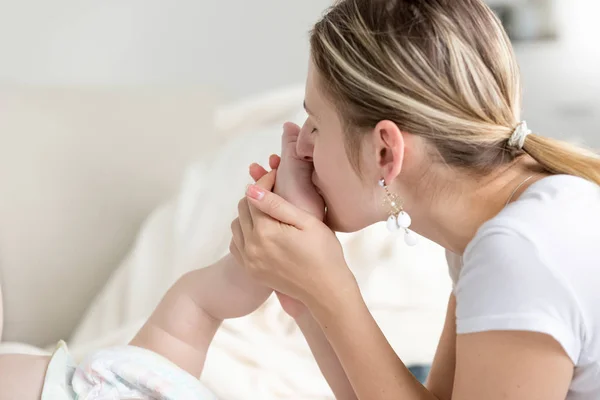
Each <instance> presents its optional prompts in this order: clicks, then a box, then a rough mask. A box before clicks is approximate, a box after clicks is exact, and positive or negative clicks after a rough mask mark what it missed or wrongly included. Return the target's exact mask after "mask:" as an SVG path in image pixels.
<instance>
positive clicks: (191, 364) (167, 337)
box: [0, 123, 324, 400]
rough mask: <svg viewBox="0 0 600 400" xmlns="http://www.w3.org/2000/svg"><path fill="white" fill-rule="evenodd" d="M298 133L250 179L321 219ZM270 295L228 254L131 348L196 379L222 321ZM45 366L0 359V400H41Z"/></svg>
mask: <svg viewBox="0 0 600 400" xmlns="http://www.w3.org/2000/svg"><path fill="white" fill-rule="evenodd" d="M299 131H300V128H299V127H297V126H296V125H294V124H290V123H287V124H286V125H285V126H284V133H283V135H282V152H281V159H279V157H277V156H272V157H271V159H270V160H269V164H270V166H271V168H273V171H271V172H267V171H266V170H264V169H263V168H262V167H260V166H259V165H257V164H253V165H252V166H250V175H251V176H252V177H253V179H255V180H258V179H259V178H261V177H262V176H263V175H265V174H267V173H275V172H276V173H277V178H276V181H277V183H276V185H275V189H274V191H275V193H277V194H279V195H280V196H281V197H283V198H285V199H286V200H288V201H290V202H291V203H293V204H295V205H296V206H297V207H299V208H302V209H304V210H306V211H309V212H311V213H313V214H314V215H316V216H319V217H320V218H323V217H324V203H323V200H322V199H321V198H320V196H319V195H318V194H317V193H316V191H315V189H314V187H313V185H312V183H311V174H312V164H311V163H310V162H307V161H305V160H302V159H299V158H298V157H297V156H296V141H297V137H298V133H299ZM275 170H276V171H275ZM267 189H269V188H267ZM271 293H272V290H271V289H270V288H267V287H265V286H262V285H261V284H259V283H258V282H256V281H255V280H254V279H253V278H251V277H250V276H249V275H248V274H247V273H246V272H245V270H244V269H243V268H242V267H240V266H239V265H238V263H237V261H236V260H235V258H234V257H233V255H232V254H228V255H226V256H225V257H223V258H222V259H221V260H219V261H217V262H216V263H214V264H213V265H211V266H208V267H205V268H202V269H198V270H194V271H191V272H189V273H187V274H185V275H184V276H182V277H181V278H180V279H179V280H178V281H177V282H176V283H175V284H174V285H173V286H172V287H171V288H170V289H169V290H168V292H167V293H166V294H165V296H164V297H163V299H162V300H161V302H160V304H159V305H158V306H157V308H156V309H155V311H154V312H153V314H152V315H151V316H150V318H149V319H148V321H146V323H145V324H144V326H143V327H142V328H141V329H140V331H139V332H138V333H137V334H136V336H135V337H134V338H133V340H132V341H131V342H130V345H132V346H136V347H141V348H144V349H148V350H151V351H153V352H155V353H157V354H159V355H161V356H163V357H165V358H167V359H168V360H170V361H171V362H173V363H174V364H176V365H177V366H178V367H180V368H181V369H183V370H185V371H187V372H188V373H190V374H192V375H193V376H194V377H198V378H199V377H200V376H201V374H202V369H203V367H204V362H205V359H206V354H207V351H208V348H209V346H210V343H211V341H212V339H213V337H214V335H215V333H216V332H217V329H218V328H219V326H220V324H221V323H222V321H223V320H225V319H228V318H237V317H241V316H244V315H247V314H250V313H251V312H253V311H255V310H256V309H257V308H258V307H259V306H260V305H262V304H263V303H264V302H265V301H266V299H267V298H268V297H269V296H270V295H271ZM278 297H279V300H280V301H281V303H282V306H283V308H284V309H285V310H286V312H288V313H289V314H290V315H291V316H292V317H294V318H296V320H297V321H298V323H299V325H300V324H302V323H303V322H302V321H303V316H304V314H308V313H306V308H305V307H304V305H302V304H301V303H299V302H297V301H296V300H294V299H291V298H289V297H287V296H284V295H280V294H278ZM0 317H1V304H0ZM304 321H305V322H304V326H302V325H301V329H302V328H304V329H314V327H311V326H310V322H309V321H310V319H309V318H308V317H307V318H305V319H304ZM0 327H1V320H0ZM0 334H1V331H0ZM49 361H50V357H49V356H31V355H17V354H15V355H0V388H2V390H1V391H0V400H13V399H20V400H29V399H31V400H33V399H39V398H40V397H41V394H42V390H43V384H44V378H45V374H46V369H47V367H48V363H49Z"/></svg>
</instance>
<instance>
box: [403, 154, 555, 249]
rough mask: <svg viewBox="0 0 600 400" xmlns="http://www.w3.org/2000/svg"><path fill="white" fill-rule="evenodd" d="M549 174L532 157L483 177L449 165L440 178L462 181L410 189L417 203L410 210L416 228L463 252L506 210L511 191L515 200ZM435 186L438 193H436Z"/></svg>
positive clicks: (443, 244) (441, 179) (411, 202)
mask: <svg viewBox="0 0 600 400" xmlns="http://www.w3.org/2000/svg"><path fill="white" fill-rule="evenodd" d="M444 175H445V176H444ZM450 175H452V176H450ZM545 176H548V174H547V173H544V172H543V171H541V169H540V168H539V166H538V165H537V163H535V161H533V160H532V159H531V158H529V157H523V158H522V159H520V160H519V161H516V162H515V163H514V164H512V165H510V166H508V167H504V168H500V169H498V170H497V171H495V172H494V173H492V174H489V175H486V176H485V177H483V178H474V177H472V176H469V175H467V174H466V173H462V172H456V171H452V170H448V169H445V170H444V171H441V173H440V174H439V175H438V179H440V182H460V183H459V184H452V185H447V186H446V187H445V188H443V189H444V190H442V192H440V191H439V188H440V185H428V187H427V188H424V190H419V191H418V192H419V193H413V194H412V196H411V195H410V194H408V193H407V194H408V196H407V202H406V205H407V206H410V205H413V206H412V207H410V209H409V210H408V211H409V213H410V214H411V216H412V217H413V221H415V224H414V225H413V227H412V228H413V229H414V230H415V232H417V233H419V234H420V235H422V236H424V237H426V238H428V239H430V240H432V241H433V242H436V243H438V244H439V245H441V246H442V247H444V248H445V249H447V250H449V251H451V252H453V253H455V254H459V255H462V254H463V253H464V251H465V248H466V247H467V245H468V244H469V242H470V241H471V240H472V239H473V237H474V236H475V234H476V233H477V230H478V229H479V227H481V225H483V224H484V223H485V222H486V221H488V220H490V219H491V218H493V217H494V216H496V215H497V214H498V213H499V212H500V211H502V209H503V208H504V207H505V205H506V202H507V201H508V200H509V198H511V195H512V198H511V201H515V200H516V199H518V198H519V196H520V195H521V194H522V193H523V192H524V191H525V190H526V189H527V188H528V187H529V186H530V185H531V184H533V183H534V182H536V181H538V180H539V179H542V178H544V177H545ZM529 177H531V179H529V180H527V179H528V178H529ZM525 180H527V181H526V182H525ZM519 185H521V186H520V187H519ZM413 187H418V186H413ZM433 187H435V188H436V189H435V190H437V193H433V190H434V189H433ZM421 188H423V186H421ZM515 189H517V190H516V191H515ZM513 193H514V194H513ZM409 199H410V203H409V202H408V200H409ZM424 199H430V200H428V201H424Z"/></svg>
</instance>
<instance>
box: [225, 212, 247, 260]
mask: <svg viewBox="0 0 600 400" xmlns="http://www.w3.org/2000/svg"><path fill="white" fill-rule="evenodd" d="M231 233H232V235H233V236H232V238H231V243H230V244H229V250H230V251H231V244H232V243H233V244H234V245H235V248H236V249H237V251H238V252H240V249H243V248H244V246H245V244H244V243H245V241H244V233H243V232H242V227H241V225H240V220H239V218H236V219H234V220H233V222H232V223H231Z"/></svg>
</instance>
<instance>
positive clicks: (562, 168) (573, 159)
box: [523, 134, 600, 185]
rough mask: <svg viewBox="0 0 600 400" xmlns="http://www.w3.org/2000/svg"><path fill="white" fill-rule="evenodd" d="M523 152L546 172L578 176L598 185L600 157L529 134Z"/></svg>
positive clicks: (550, 139)
mask: <svg viewBox="0 0 600 400" xmlns="http://www.w3.org/2000/svg"><path fill="white" fill-rule="evenodd" d="M523 150H524V151H525V152H526V153H527V154H529V155H530V156H531V157H532V158H533V159H535V160H536V161H537V162H538V163H539V164H540V165H541V166H542V167H544V168H545V169H546V170H547V171H548V172H551V173H553V174H566V175H573V176H578V177H580V178H584V179H587V180H588V181H592V182H594V183H596V184H597V185H600V155H598V154H597V153H594V152H593V151H591V150H587V149H584V148H582V147H579V146H575V145H573V144H570V143H566V142H563V141H560V140H556V139H552V138H548V137H545V136H539V135H535V134H531V135H529V136H527V138H526V140H525V144H524V145H523Z"/></svg>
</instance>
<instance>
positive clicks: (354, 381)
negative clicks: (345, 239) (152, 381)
mask: <svg viewBox="0 0 600 400" xmlns="http://www.w3.org/2000/svg"><path fill="white" fill-rule="evenodd" d="M310 41H311V50H312V52H311V55H312V57H311V62H310V67H309V74H308V79H307V85H306V102H305V107H306V109H307V112H308V114H309V117H308V119H307V121H306V123H305V124H304V126H303V127H302V129H301V131H300V133H299V137H298V140H297V143H296V152H297V158H298V159H303V160H305V162H306V163H307V164H310V163H312V165H314V171H313V173H312V176H311V178H310V179H311V181H312V183H313V184H314V188H310V189H307V191H312V192H313V194H314V192H315V191H316V192H317V193H319V194H320V195H321V196H322V198H323V199H324V201H325V204H326V207H327V213H326V217H325V223H322V222H321V220H320V219H319V218H317V217H314V216H313V215H312V214H311V213H309V212H306V211H304V210H301V209H299V208H296V207H294V206H292V205H290V204H289V203H287V202H286V201H284V200H283V199H281V198H279V197H278V196H276V195H275V194H273V193H271V192H269V191H267V190H264V189H261V188H259V187H256V186H250V187H249V188H248V191H247V196H246V198H245V199H243V200H242V201H241V202H240V206H239V211H240V216H239V219H238V220H236V221H234V223H233V225H232V229H233V233H234V246H233V247H234V248H232V253H233V254H234V255H235V256H236V258H237V259H238V262H240V263H242V264H243V265H244V266H245V268H246V269H247V270H248V271H249V272H250V273H251V274H252V275H253V276H254V277H255V278H257V279H258V280H259V281H261V282H263V283H264V284H265V285H267V286H269V287H273V288H274V289H275V290H277V291H278V292H280V293H282V294H284V295H287V296H289V297H290V298H294V299H297V300H298V301H299V302H300V303H302V304H304V306H305V307H306V309H302V307H297V310H296V311H297V312H292V315H295V316H296V317H297V318H298V319H301V321H299V324H301V327H303V326H304V329H303V332H304V334H305V336H306V339H307V341H308V343H309V344H310V345H311V348H312V349H313V353H314V355H315V357H316V358H317V361H318V362H319V365H320V367H321V370H322V372H323V373H324V375H325V377H326V378H327V380H328V382H329V383H330V385H331V387H332V389H333V391H334V392H335V394H336V396H337V397H338V398H340V399H351V398H359V399H369V400H370V399H476V400H480V399H486V400H493V399H527V400H531V399H544V400H551V399H565V398H567V399H570V400H571V399H586V400H587V399H598V398H600V333H598V328H597V327H598V326H600V293H599V292H598V291H597V290H596V289H597V288H598V287H599V286H600V272H599V270H600V253H599V252H597V251H596V248H597V246H598V244H599V243H600V234H599V233H598V228H597V227H598V226H600V159H599V158H598V156H597V155H595V154H593V153H591V152H588V151H585V150H583V149H579V148H575V147H573V146H570V145H568V144H566V143H562V142H559V141H555V140H552V139H549V138H546V137H544V136H542V135H538V134H533V133H532V132H531V131H529V129H527V126H526V124H525V123H524V122H522V121H521V118H520V108H521V97H520V96H521V86H520V79H519V72H518V66H517V63H516V61H515V57H514V54H513V51H512V48H511V45H510V42H509V39H508V38H507V36H506V34H505V32H504V30H503V28H502V26H501V24H500V22H499V21H498V19H497V18H496V17H495V16H494V14H493V13H492V11H491V10H490V9H489V8H488V7H487V6H486V5H485V4H484V3H483V2H482V1H480V0H460V1H459V0H427V1H425V0H397V1H392V0H390V1H371V0H342V1H339V2H337V3H336V4H335V5H334V6H333V7H332V8H331V9H330V10H329V11H328V12H327V14H326V15H325V16H324V17H323V18H322V19H321V20H320V21H319V22H318V23H317V24H316V26H315V27H314V29H313V31H312V33H311V40H310ZM307 179H308V178H307ZM273 183H274V175H273V174H270V175H267V176H266V177H265V178H263V180H262V182H261V184H262V186H263V187H270V186H272V185H273ZM307 183H308V182H307ZM306 186H307V187H308V186H310V185H308V184H307V185H306ZM313 197H314V196H313ZM317 208H318V205H317ZM386 219H387V220H388V226H389V227H390V228H391V229H392V230H400V231H401V232H404V234H405V235H406V240H407V242H409V243H410V244H414V242H415V238H416V237H415V236H414V234H413V233H412V232H411V231H410V230H408V228H409V227H410V229H411V230H414V232H417V233H419V234H421V235H423V236H425V237H427V238H429V239H431V240H433V241H435V242H437V243H438V244H440V245H441V246H443V247H444V248H446V249H447V254H448V261H449V267H450V272H451V276H452V278H453V281H454V287H453V291H452V294H451V295H450V299H449V303H448V312H447V319H446V323H445V327H444V330H443V333H442V336H441V340H440V343H439V347H438V350H437V353H436V356H435V359H434V362H433V367H432V370H431V373H430V376H429V379H428V382H427V385H426V386H423V385H421V384H420V383H419V382H417V381H416V379H414V378H413V377H412V376H411V374H410V373H409V372H408V370H407V368H406V367H405V366H404V364H403V363H402V360H400V359H399V358H398V357H397V356H396V354H394V352H393V350H392V348H391V347H390V346H389V344H388V343H387V341H386V340H385V338H384V336H383V334H382V333H381V331H380V330H379V328H378V327H377V325H376V323H375V321H374V320H373V318H372V317H371V315H370V314H369V312H368V310H367V308H366V307H365V304H364V302H363V299H362V298H361V296H360V292H359V290H358V287H357V284H356V281H355V280H354V277H353V276H352V274H351V273H350V271H349V270H348V268H347V266H346V264H345V261H344V257H343V254H342V251H341V247H340V244H339V242H338V241H337V240H336V237H335V235H334V233H333V232H332V230H337V231H356V230H359V229H361V228H363V227H366V226H368V225H370V224H373V223H375V222H378V221H383V220H386ZM411 222H412V224H411ZM298 304H299V303H298Z"/></svg>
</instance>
